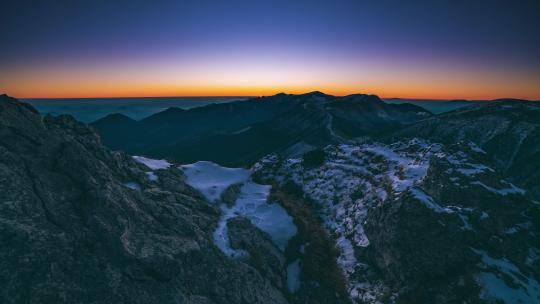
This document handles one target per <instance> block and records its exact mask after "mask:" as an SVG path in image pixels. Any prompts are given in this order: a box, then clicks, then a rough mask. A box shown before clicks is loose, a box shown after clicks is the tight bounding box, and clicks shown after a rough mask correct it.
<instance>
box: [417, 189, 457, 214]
mask: <svg viewBox="0 0 540 304" xmlns="http://www.w3.org/2000/svg"><path fill="white" fill-rule="evenodd" d="M409 191H410V192H411V193H412V194H413V195H414V197H415V198H417V199H418V200H419V201H421V202H422V203H423V204H424V205H425V206H426V207H428V208H429V209H431V210H433V211H435V212H437V213H453V211H452V210H451V209H450V208H447V207H442V206H441V205H439V204H437V203H435V201H434V200H433V198H431V196H429V195H427V194H426V193H425V192H424V191H423V190H422V189H420V188H417V187H412V188H410V189H409Z"/></svg>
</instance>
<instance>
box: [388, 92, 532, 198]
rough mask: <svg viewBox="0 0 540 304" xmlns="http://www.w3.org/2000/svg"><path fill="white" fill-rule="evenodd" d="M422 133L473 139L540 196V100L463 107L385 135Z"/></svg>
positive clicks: (439, 139) (397, 136)
mask: <svg viewBox="0 0 540 304" xmlns="http://www.w3.org/2000/svg"><path fill="white" fill-rule="evenodd" d="M413 137H420V138H425V139H428V140H431V141H433V142H440V143H445V144H453V143H456V142H473V143H474V144H475V145H476V146H477V147H478V148H479V149H482V150H483V151H484V152H485V153H486V155H487V156H488V158H489V159H490V162H491V163H492V164H493V165H494V166H495V167H496V168H497V169H498V170H500V171H501V172H502V173H503V174H504V176H505V177H507V178H508V179H509V180H510V181H512V182H513V183H516V184H517V185H519V186H521V187H523V188H526V189H527V190H528V191H529V192H530V194H531V195H533V196H534V197H535V199H536V200H539V199H540V162H539V161H538V159H540V103H539V102H533V101H523V100H513V99H502V100H496V101H493V102H490V103H481V104H477V105H473V106H469V107H465V108H460V109H457V110H454V111H451V112H448V113H444V114H441V115H437V116H433V117H431V118H429V119H426V120H423V121H420V122H417V123H414V124H412V125H410V126H408V127H406V128H403V129H402V130H397V131H393V132H391V133H390V134H387V135H386V136H385V137H384V140H385V141H387V142H394V141H396V140H402V139H404V138H413Z"/></svg>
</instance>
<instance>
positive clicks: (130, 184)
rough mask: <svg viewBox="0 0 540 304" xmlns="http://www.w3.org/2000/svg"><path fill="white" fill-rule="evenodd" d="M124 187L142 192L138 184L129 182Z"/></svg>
mask: <svg viewBox="0 0 540 304" xmlns="http://www.w3.org/2000/svg"><path fill="white" fill-rule="evenodd" d="M124 186H126V187H128V188H129V189H133V190H137V191H139V190H141V186H140V185H139V184H137V183H136V182H127V183H125V184H124Z"/></svg>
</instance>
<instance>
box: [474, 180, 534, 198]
mask: <svg viewBox="0 0 540 304" xmlns="http://www.w3.org/2000/svg"><path fill="white" fill-rule="evenodd" d="M471 184H473V185H479V186H482V187H484V188H485V189H486V190H488V191H490V192H493V193H496V194H500V195H508V194H524V193H525V190H523V189H521V188H518V187H516V186H514V185H513V184H511V183H508V184H509V185H510V188H502V189H496V188H493V187H490V186H488V185H486V184H484V183H482V182H480V181H474V182H472V183H471Z"/></svg>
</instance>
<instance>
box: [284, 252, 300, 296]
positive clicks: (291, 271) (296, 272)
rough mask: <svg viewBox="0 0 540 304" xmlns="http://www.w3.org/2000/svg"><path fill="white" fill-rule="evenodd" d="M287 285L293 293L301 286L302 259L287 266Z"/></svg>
mask: <svg viewBox="0 0 540 304" xmlns="http://www.w3.org/2000/svg"><path fill="white" fill-rule="evenodd" d="M287 287H288V288H289V291H290V292H292V293H295V292H296V291H298V289H299V288H300V260H298V259H296V260H295V261H294V262H292V263H290V264H289V265H288V266H287Z"/></svg>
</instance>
